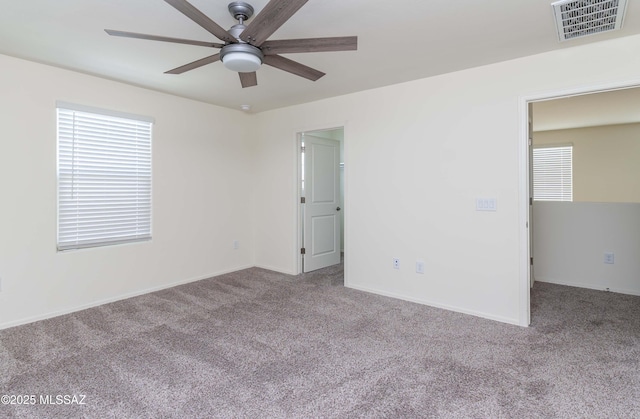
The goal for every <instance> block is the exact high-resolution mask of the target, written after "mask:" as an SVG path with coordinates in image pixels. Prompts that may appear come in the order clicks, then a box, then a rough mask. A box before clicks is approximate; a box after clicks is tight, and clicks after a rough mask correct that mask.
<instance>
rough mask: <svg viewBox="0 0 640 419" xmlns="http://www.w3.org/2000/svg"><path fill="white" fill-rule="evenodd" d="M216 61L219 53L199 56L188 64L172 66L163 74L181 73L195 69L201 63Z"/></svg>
mask: <svg viewBox="0 0 640 419" xmlns="http://www.w3.org/2000/svg"><path fill="white" fill-rule="evenodd" d="M216 61H220V54H215V55H212V56H210V57H205V58H201V59H199V60H197V61H194V62H192V63H189V64H185V65H183V66H180V67H177V68H174V69H173V70H169V71H165V72H164V73H165V74H182V73H184V72H187V71H189V70H193V69H196V68H198V67H202V66H203V65H207V64H211V63H215V62H216Z"/></svg>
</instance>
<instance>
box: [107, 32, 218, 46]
mask: <svg viewBox="0 0 640 419" xmlns="http://www.w3.org/2000/svg"><path fill="white" fill-rule="evenodd" d="M104 31H105V32H106V33H108V34H109V35H111V36H122V37H124V38H136V39H148V40H149V41H162V42H174V43H176V44H187V45H198V46H201V47H211V48H222V47H223V46H224V44H216V43H215V42H205V41H192V40H191V39H182V38H169V37H167V36H157V35H146V34H143V33H135V32H125V31H115V30H113V29H105V30H104Z"/></svg>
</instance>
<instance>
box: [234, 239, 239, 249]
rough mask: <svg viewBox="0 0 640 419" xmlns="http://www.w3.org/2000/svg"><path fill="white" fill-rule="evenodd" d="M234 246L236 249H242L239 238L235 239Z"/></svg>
mask: <svg viewBox="0 0 640 419" xmlns="http://www.w3.org/2000/svg"><path fill="white" fill-rule="evenodd" d="M233 248H234V249H235V250H238V249H240V242H239V241H238V240H234V241H233Z"/></svg>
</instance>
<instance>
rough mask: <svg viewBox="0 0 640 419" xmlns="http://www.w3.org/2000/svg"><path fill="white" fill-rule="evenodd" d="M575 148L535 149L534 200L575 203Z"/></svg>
mask: <svg viewBox="0 0 640 419" xmlns="http://www.w3.org/2000/svg"><path fill="white" fill-rule="evenodd" d="M572 166H573V146H571V145H569V146H554V147H539V148H534V149H533V199H534V200H536V201H573V170H572Z"/></svg>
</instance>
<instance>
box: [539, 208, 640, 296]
mask: <svg viewBox="0 0 640 419" xmlns="http://www.w3.org/2000/svg"><path fill="white" fill-rule="evenodd" d="M533 220H534V223H533V225H534V242H533V243H534V244H533V247H534V249H533V254H534V271H535V279H536V281H541V282H552V283H555V284H563V285H572V286H577V287H583V288H593V289H598V290H605V289H609V290H610V291H614V292H621V293H625V294H633V295H640V204H634V203H625V204H623V203H594V202H539V201H538V202H535V203H534V204H533ZM605 252H613V253H614V264H613V265H611V264H605V263H604V253H605Z"/></svg>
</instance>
